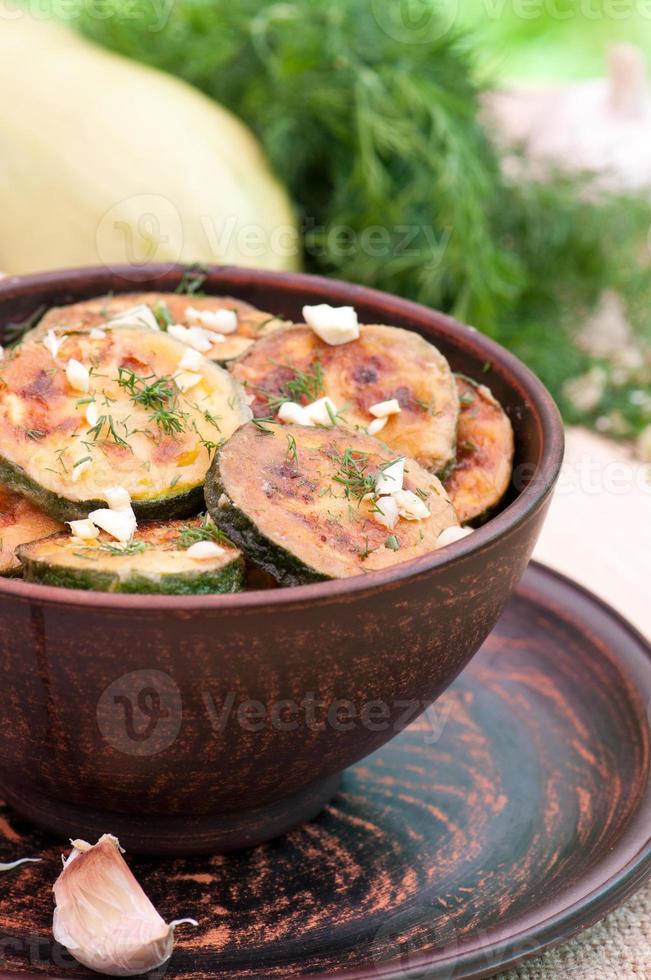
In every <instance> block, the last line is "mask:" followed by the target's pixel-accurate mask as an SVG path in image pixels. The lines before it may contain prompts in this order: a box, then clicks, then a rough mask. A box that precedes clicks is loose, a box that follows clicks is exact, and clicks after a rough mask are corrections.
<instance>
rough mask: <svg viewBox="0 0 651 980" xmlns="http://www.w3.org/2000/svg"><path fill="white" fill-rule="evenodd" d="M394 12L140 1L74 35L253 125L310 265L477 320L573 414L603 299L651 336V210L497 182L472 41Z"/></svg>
mask: <svg viewBox="0 0 651 980" xmlns="http://www.w3.org/2000/svg"><path fill="white" fill-rule="evenodd" d="M402 8H403V5H402V4H399V3H390V2H389V0H382V2H377V3H376V2H371V0H329V2H328V3H324V2H323V0H290V2H288V3H278V2H276V0H238V3H236V4H234V3H231V2H227V0H176V2H175V3H174V4H172V5H171V6H170V7H169V9H168V10H167V11H166V14H167V19H166V22H165V24H164V25H163V26H162V27H161V24H160V23H157V22H156V21H157V18H158V17H159V12H158V11H156V9H155V7H154V6H153V5H152V4H151V3H150V2H148V0H128V2H127V0H94V2H89V3H87V4H83V5H81V8H80V9H81V13H80V18H79V20H78V25H79V26H80V27H81V29H82V30H84V31H85V33H86V34H88V35H89V36H91V37H93V38H94V39H95V40H98V41H99V42H100V43H102V44H104V45H106V46H108V47H110V48H113V49H114V50H117V51H119V52H121V53H123V54H126V55H128V56H131V57H133V58H135V59H137V60H139V61H142V62H145V63H148V64H151V65H154V66H155V67H158V68H161V69H163V70H167V71H169V72H171V73H173V74H176V75H180V76H181V77H183V78H184V79H185V80H186V81H188V82H190V83H191V84H193V85H195V86H197V87H198V88H199V89H201V90H203V91H204V92H206V93H207V94H209V95H210V96H212V97H213V98H215V99H217V100H218V101H219V102H220V103H222V104H223V105H224V106H226V107H227V108H229V109H230V110H232V111H233V112H234V113H235V114H236V115H238V116H239V117H240V118H241V119H243V120H244V122H246V123H247V124H248V125H249V126H250V128H251V129H252V130H253V131H254V133H255V134H256V135H257V136H258V138H259V139H260V141H261V143H262V145H263V147H264V149H265V152H266V154H267V156H268V158H269V160H270V161H271V164H272V166H273V167H274V168H275V170H276V171H277V173H278V174H279V176H280V177H281V179H282V180H283V181H284V182H285V184H286V185H287V187H288V189H289V191H290V194H291V195H292V197H293V200H294V203H295V204H296V206H297V210H298V213H299V216H300V220H301V223H302V230H303V240H304V251H305V265H306V267H307V268H308V269H309V270H312V271H316V272H321V273H326V274H330V275H335V276H337V277H339V278H342V279H349V280H351V281H355V282H359V283H362V284H366V285H371V286H378V287H380V288H382V289H385V290H387V291H389V292H394V293H397V294H399V295H402V296H406V297H408V298H410V299H414V300H417V301H420V302H423V303H425V304H427V305H429V306H433V307H436V308H440V309H443V310H445V311H447V312H451V313H453V314H454V315H456V316H458V317H460V318H461V319H463V320H466V322H469V323H472V324H474V325H475V326H476V327H478V328H479V329H480V330H482V331H484V332H486V333H488V334H489V335H490V336H492V337H494V338H495V339H496V340H498V341H499V342H501V343H502V344H504V345H505V346H507V347H509V348H510V349H512V350H513V351H514V352H515V353H516V354H517V355H518V356H520V357H521V358H522V359H523V360H525V361H526V362H527V363H528V364H529V365H530V366H531V367H532V368H533V370H534V371H536V373H538V374H539V375H540V377H541V378H542V380H543V381H544V382H545V383H546V384H547V386H548V387H549V388H550V389H551V391H552V393H553V394H554V395H555V396H556V398H557V399H558V400H559V401H560V403H561V407H562V408H563V409H564V410H565V412H566V415H567V417H568V418H570V419H574V420H577V413H576V409H575V408H573V406H572V405H571V404H569V402H568V401H567V400H566V399H565V397H564V394H563V392H564V385H565V382H566V381H567V380H568V379H570V378H572V377H575V376H577V375H578V374H580V373H582V372H583V371H584V370H586V369H587V368H589V367H590V366H591V365H592V364H594V363H596V362H595V360H594V359H592V358H590V357H588V356H587V355H586V354H584V353H583V352H582V351H581V349H580V348H579V346H578V345H577V343H576V334H577V330H578V327H579V326H580V324H581V323H582V322H584V321H585V319H586V318H587V317H588V316H589V315H590V314H591V313H592V312H593V311H594V309H595V306H596V304H597V301H598V299H599V296H600V294H601V292H602V290H603V289H605V288H608V289H613V290H616V291H617V292H618V293H619V294H620V295H621V296H622V298H623V300H624V303H625V306H626V311H627V316H628V317H629V319H630V321H631V324H632V325H633V327H634V329H635V331H636V334H637V336H638V337H639V338H641V340H642V342H643V343H644V342H645V340H646V342H647V343H648V342H650V341H651V318H650V317H649V309H651V276H649V269H648V248H647V246H646V241H647V234H648V228H649V227H650V226H651V203H649V202H648V201H646V200H643V199H641V198H639V197H636V196H632V195H627V194H623V193H622V194H617V193H612V192H611V193H598V192H596V191H595V192H593V191H592V189H591V191H590V193H589V194H587V193H586V179H587V178H586V175H581V174H579V175H575V176H571V177H568V176H562V175H560V174H557V175H551V176H550V178H549V179H548V180H547V181H546V182H545V183H542V182H538V181H535V180H533V179H531V178H530V177H528V176H527V175H526V172H522V173H521V174H520V176H519V177H518V179H517V180H511V179H509V178H507V177H505V176H504V174H503V172H502V168H501V166H500V161H499V158H498V154H497V151H496V150H495V148H494V146H493V145H492V143H491V141H490V139H489V138H488V135H487V133H486V132H485V130H484V128H483V126H482V124H481V118H480V99H481V96H482V93H483V89H484V88H488V87H489V84H490V79H489V78H486V77H485V76H484V77H483V78H482V81H481V82H478V81H477V79H478V77H479V71H478V68H477V59H476V57H475V56H474V55H473V53H472V46H473V36H472V35H471V34H468V33H467V32H462V31H461V30H459V31H457V30H456V29H451V28H450V26H449V22H446V16H445V8H444V5H441V4H440V3H438V2H437V0H420V2H419V5H418V8H419V13H420V15H421V16H420V17H419V18H418V22H419V23H420V25H421V26H418V25H417V24H416V18H414V27H413V30H411V28H409V27H407V28H405V24H404V23H403V22H402V16H403V14H402ZM98 12H99V14H100V15H99V16H98ZM423 25H424V26H423ZM410 30H411V33H409V32H410ZM405 31H407V34H405ZM410 42H413V43H410ZM476 43H479V42H478V41H477V42H476ZM645 256H646V259H645ZM190 286H191V287H192V283H190ZM198 288H199V289H200V288H201V286H199V287H198ZM616 389H617V382H616V378H614V379H613V382H612V385H611V384H610V383H609V387H608V392H607V396H606V400H607V401H610V402H613V403H614V402H618V403H619V402H620V401H625V400H626V398H627V388H626V386H624V387H623V388H622V386H621V384H620V386H619V390H616ZM633 408H634V406H633ZM622 410H623V409H622ZM600 411H601V408H599V409H598V410H596V411H595V413H593V415H592V416H590V415H589V414H588V415H587V416H586V415H584V416H581V418H580V420H581V421H594V418H595V417H596V414H597V413H598V412H600ZM636 411H637V410H635V411H633V409H631V410H629V409H626V419H627V420H628V424H629V425H630V428H631V430H632V431H633V432H635V430H636V427H637V428H638V429H639V427H640V426H643V425H644V424H648V419H646V422H645V419H644V418H640V413H637V414H636Z"/></svg>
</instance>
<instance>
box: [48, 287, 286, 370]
mask: <svg viewBox="0 0 651 980" xmlns="http://www.w3.org/2000/svg"><path fill="white" fill-rule="evenodd" d="M141 305H144V306H148V307H149V308H150V309H151V311H152V313H153V314H154V316H155V317H156V319H157V321H158V323H159V325H160V326H161V328H162V329H163V330H165V329H166V328H167V326H169V324H170V323H178V324H180V325H181V326H185V327H189V326H192V325H198V326H200V325H201V324H200V323H199V322H198V321H196V320H193V319H192V317H191V316H190V315H189V313H188V310H192V309H195V310H199V311H201V312H205V311H208V312H213V311H215V310H233V312H235V313H236V314H237V331H236V333H232V334H224V335H223V340H221V341H219V340H218V339H216V340H215V342H214V343H213V346H212V350H210V351H208V352H206V356H207V357H209V358H210V359H211V360H213V361H217V362H218V363H219V364H227V363H228V362H229V361H232V360H233V359H234V358H236V357H239V356H240V355H242V354H243V353H244V352H245V351H246V350H248V348H249V347H250V346H251V345H252V344H253V343H254V342H255V341H256V340H258V339H259V338H260V337H264V336H265V334H267V333H270V332H271V331H272V330H277V329H278V327H280V326H282V323H283V321H282V320H281V319H279V318H278V317H275V316H273V315H272V314H271V313H265V312H263V311H262V310H258V309H257V308H256V307H255V306H251V305H250V303H245V302H244V300H241V299H235V297H233V296H193V295H190V294H189V293H120V294H119V295H117V296H98V297H96V298H95V299H89V300H84V301H83V302H80V303H72V304H71V305H69V306H55V307H53V308H52V309H51V310H48V312H47V313H46V314H45V316H44V317H43V318H42V320H41V321H40V322H39V324H38V326H36V327H35V328H34V330H33V331H32V332H31V333H30V335H29V339H32V337H34V336H36V337H37V338H41V337H43V336H44V335H45V334H46V333H47V332H48V330H54V332H55V333H56V334H60V333H64V334H65V333H70V332H74V331H77V330H91V329H92V328H93V327H101V326H104V325H105V324H106V322H107V320H111V319H112V318H113V317H118V316H120V315H121V314H122V313H125V312H126V311H127V310H130V309H133V308H134V307H136V306H141Z"/></svg>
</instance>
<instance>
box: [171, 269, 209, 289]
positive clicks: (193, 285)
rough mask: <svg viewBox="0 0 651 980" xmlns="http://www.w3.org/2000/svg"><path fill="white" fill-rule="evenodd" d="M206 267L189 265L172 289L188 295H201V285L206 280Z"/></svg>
mask: <svg viewBox="0 0 651 980" xmlns="http://www.w3.org/2000/svg"><path fill="white" fill-rule="evenodd" d="M207 278H208V276H207V269H206V268H205V266H203V265H191V266H188V268H187V269H186V270H185V272H184V273H183V278H182V279H181V281H180V283H179V284H178V286H177V287H176V289H175V290H174V292H175V293H183V294H186V293H187V294H188V295H189V296H201V295H202V292H201V290H202V289H203V286H204V284H205V282H206V279H207Z"/></svg>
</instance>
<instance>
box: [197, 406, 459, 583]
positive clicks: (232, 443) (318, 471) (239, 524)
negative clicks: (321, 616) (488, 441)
mask: <svg viewBox="0 0 651 980" xmlns="http://www.w3.org/2000/svg"><path fill="white" fill-rule="evenodd" d="M265 430H267V431H265ZM395 459H396V456H395V453H392V452H391V450H389V449H387V448H386V447H384V446H382V445H381V444H380V443H379V442H378V441H377V440H376V439H374V438H372V437H371V436H367V435H361V434H355V433H350V432H346V431H343V430H341V429H326V428H306V427H302V426H280V425H278V426H277V425H274V426H264V427H263V428H262V429H261V428H259V427H258V426H257V425H256V423H250V424H249V425H246V426H244V427H243V428H241V429H240V430H239V431H238V432H236V433H235V434H234V435H233V436H232V437H231V438H230V439H229V440H228V442H227V443H225V445H224V446H223V447H222V448H221V450H220V451H219V452H218V453H217V454H216V456H215V459H214V461H213V465H212V467H211V470H210V473H209V475H208V478H207V481H206V503H207V504H208V509H209V512H210V515H211V517H212V518H213V520H214V521H215V523H216V524H217V525H218V526H219V527H220V528H221V529H222V530H223V531H224V533H225V534H227V535H228V537H229V538H230V539H231V540H232V541H234V542H235V544H236V545H238V547H240V548H241V549H242V550H243V551H244V552H245V553H246V554H247V556H248V557H249V558H250V559H251V560H253V561H255V562H256V563H257V564H258V565H260V566H261V567H262V568H263V569H264V570H265V571H267V572H269V573H270V574H271V575H273V576H274V577H275V578H276V579H277V580H278V581H280V582H281V583H282V584H283V585H298V584H301V583H304V582H315V581H319V580H323V579H334V578H346V577H347V576H351V575H359V574H363V573H364V572H367V571H373V570H375V569H379V568H385V567H387V566H388V565H395V564H396V563H398V562H404V561H407V560H408V559H410V558H416V557H417V556H419V555H423V554H426V553H427V552H430V551H433V550H434V548H435V545H436V541H437V539H438V536H439V534H440V532H441V531H442V530H443V529H444V528H446V527H450V526H452V525H456V524H457V523H458V522H457V517H456V514H455V511H454V508H453V506H452V504H451V503H450V501H449V499H448V496H447V494H446V492H445V490H444V489H443V487H442V485H441V483H440V482H439V481H438V479H437V478H436V477H435V476H434V475H433V474H432V473H430V472H428V471H427V470H425V469H423V467H422V466H419V464H418V463H416V462H415V461H414V460H407V461H406V464H405V477H404V489H406V490H411V491H412V492H413V493H415V494H418V496H419V497H420V498H421V499H422V500H423V501H424V503H425V504H426V506H427V508H428V509H429V511H430V516H428V517H427V518H426V519H425V520H405V519H403V518H402V517H401V518H400V519H399V521H398V523H397V525H396V526H395V528H393V529H392V530H388V529H387V528H386V527H383V526H382V525H381V524H379V523H378V522H377V520H376V519H375V517H374V515H373V509H374V507H375V506H376V505H375V503H374V502H373V500H370V499H365V495H366V494H367V493H370V492H371V488H372V487H373V486H374V482H375V475H376V474H377V472H378V470H379V469H381V468H382V467H386V465H387V464H389V463H391V462H392V461H394V460H395Z"/></svg>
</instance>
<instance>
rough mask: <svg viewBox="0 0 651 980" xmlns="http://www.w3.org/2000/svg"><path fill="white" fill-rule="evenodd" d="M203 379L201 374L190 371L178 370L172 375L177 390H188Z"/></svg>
mask: <svg viewBox="0 0 651 980" xmlns="http://www.w3.org/2000/svg"><path fill="white" fill-rule="evenodd" d="M202 381H203V375H202V374H195V373H194V372H192V371H180V372H179V373H178V374H175V375H174V383H175V384H176V387H177V388H178V389H179V391H190V389H191V388H194V387H196V385H198V384H200V382H202Z"/></svg>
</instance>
